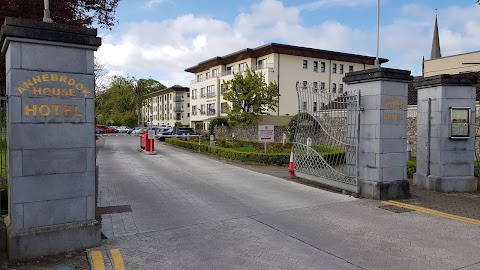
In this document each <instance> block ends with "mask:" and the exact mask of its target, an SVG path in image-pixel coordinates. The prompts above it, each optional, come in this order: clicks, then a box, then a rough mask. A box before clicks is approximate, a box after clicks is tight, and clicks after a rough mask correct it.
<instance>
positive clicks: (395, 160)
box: [343, 68, 412, 200]
mask: <svg viewBox="0 0 480 270" xmlns="http://www.w3.org/2000/svg"><path fill="white" fill-rule="evenodd" d="M411 79H412V77H411V76H410V71H407V70H398V69H389V68H378V69H377V68H375V69H369V70H362V71H357V72H352V73H347V74H346V76H345V78H344V79H343V81H344V82H345V83H347V84H348V89H349V90H352V91H360V93H361V96H360V108H361V109H362V111H361V112H360V135H359V137H360V140H359V145H358V151H359V153H358V154H359V164H358V170H359V172H358V174H359V177H358V185H359V192H360V194H359V195H360V196H362V197H367V198H374V199H382V200H383V199H391V198H398V197H408V196H409V195H410V189H409V184H408V181H407V180H405V179H406V157H407V104H408V101H407V94H408V81H410V80H411Z"/></svg>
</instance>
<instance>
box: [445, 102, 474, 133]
mask: <svg viewBox="0 0 480 270" xmlns="http://www.w3.org/2000/svg"><path fill="white" fill-rule="evenodd" d="M450 121H451V122H450V139H468V138H470V108H454V107H452V108H450Z"/></svg>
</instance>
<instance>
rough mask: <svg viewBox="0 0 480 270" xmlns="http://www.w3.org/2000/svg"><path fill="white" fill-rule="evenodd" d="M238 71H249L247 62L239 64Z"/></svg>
mask: <svg viewBox="0 0 480 270" xmlns="http://www.w3.org/2000/svg"><path fill="white" fill-rule="evenodd" d="M238 71H240V72H243V71H247V63H240V64H238Z"/></svg>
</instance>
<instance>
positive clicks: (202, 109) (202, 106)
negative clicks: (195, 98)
mask: <svg viewBox="0 0 480 270" xmlns="http://www.w3.org/2000/svg"><path fill="white" fill-rule="evenodd" d="M205 113H206V111H205V104H202V105H200V114H202V115H203V114H205Z"/></svg>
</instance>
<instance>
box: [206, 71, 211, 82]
mask: <svg viewBox="0 0 480 270" xmlns="http://www.w3.org/2000/svg"><path fill="white" fill-rule="evenodd" d="M208 79H210V72H207V73H205V80H208Z"/></svg>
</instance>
